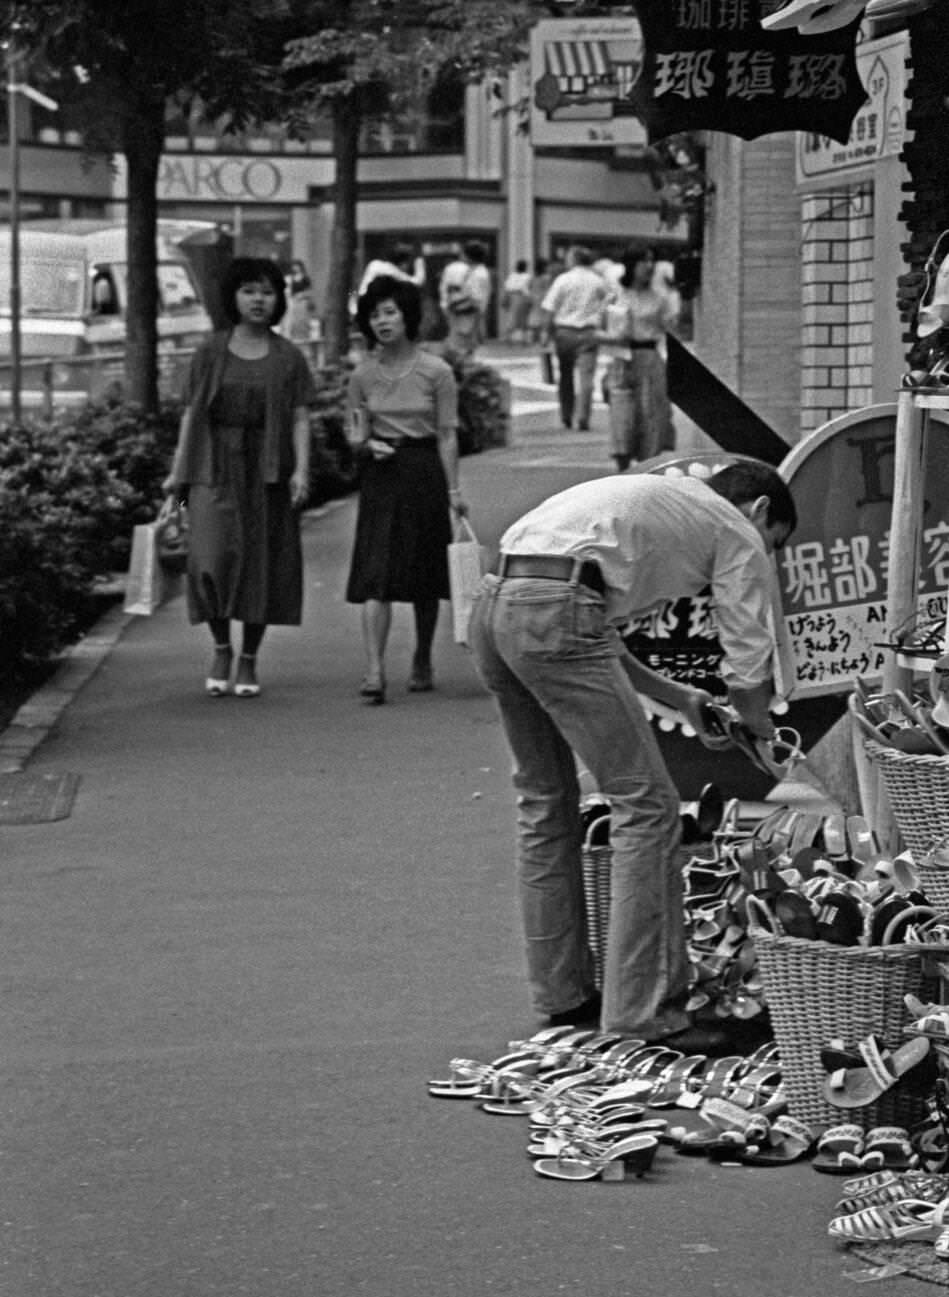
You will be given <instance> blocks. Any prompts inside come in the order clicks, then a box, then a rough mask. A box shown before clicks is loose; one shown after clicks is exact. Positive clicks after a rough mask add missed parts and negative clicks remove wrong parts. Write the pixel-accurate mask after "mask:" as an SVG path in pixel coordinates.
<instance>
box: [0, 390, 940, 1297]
mask: <svg viewBox="0 0 949 1297" xmlns="http://www.w3.org/2000/svg"><path fill="white" fill-rule="evenodd" d="M525 400H530V401H531V402H533V403H534V404H535V405H538V406H540V407H542V406H543V404H544V402H545V400H546V403H547V406H548V409H547V411H546V412H545V411H544V409H543V408H539V409H536V410H534V412H533V413H530V412H528V411H525V410H524V409H523V407H521V408H522V414H521V417H520V418H519V420H518V433H517V437H516V439H515V444H514V445H513V446H512V447H510V448H507V449H501V450H494V451H490V452H488V453H485V454H483V455H480V456H475V457H471V458H470V459H466V460H465V461H464V462H463V480H464V483H465V490H466V493H467V495H468V497H469V499H470V500H471V503H472V512H473V519H474V522H475V526H476V528H477V529H478V530H479V532H480V533H481V535H482V538H483V539H484V540H485V541H486V542H487V543H489V544H491V543H493V541H494V539H495V538H496V536H497V534H498V532H499V530H500V528H501V527H502V526H503V525H504V523H505V522H506V521H508V520H509V519H511V518H513V517H514V516H516V515H517V514H518V513H520V512H522V511H523V509H524V508H525V507H526V506H527V505H528V504H529V503H530V502H531V501H532V500H534V499H539V498H541V497H542V496H544V495H546V494H549V493H550V492H551V491H552V490H555V489H558V488H559V487H560V486H564V485H567V484H569V483H570V482H573V481H577V480H579V478H581V477H584V476H596V475H598V474H599V473H601V472H604V471H606V470H607V469H608V467H609V465H608V462H607V461H606V456H605V437H604V431H605V429H604V426H603V424H604V414H603V411H602V410H599V411H598V414H597V421H596V427H595V429H594V431H593V432H592V433H590V434H586V440H584V439H583V437H584V435H583V434H574V435H573V436H572V438H570V439H565V438H564V437H563V435H562V434H560V433H558V432H557V430H556V428H555V421H553V420H552V419H551V415H550V408H549V393H544V392H537V393H530V392H528V393H526V396H525ZM353 519H354V502H353V501H346V502H343V503H341V504H337V505H334V506H331V507H329V508H328V509H326V510H323V511H321V512H319V513H318V514H315V515H310V516H308V518H307V521H306V526H305V544H306V554H307V611H306V622H305V625H304V627H303V628H302V630H298V631H293V630H280V631H275V632H273V633H272V635H271V636H270V638H269V639H268V641H267V643H266V645H265V649H264V651H263V653H262V657H261V664H260V666H261V676H262V682H263V685H264V690H265V692H264V694H263V696H262V697H261V698H260V699H259V700H256V701H244V702H241V701H238V700H236V699H224V700H217V701H213V700H209V699H206V698H205V697H204V696H203V693H202V681H203V675H204V671H205V668H206V658H207V653H206V647H207V646H206V643H205V638H204V637H203V635H202V634H201V632H200V631H199V630H196V629H192V628H190V627H188V626H187V625H186V623H185V618H184V612H183V608H182V604H181V601H180V599H179V600H173V601H172V602H170V603H168V604H166V605H165V606H164V607H163V608H162V609H161V610H160V612H159V613H158V614H157V615H156V616H155V617H153V618H150V619H136V620H135V621H134V622H133V623H132V624H131V625H130V626H129V628H128V630H127V631H126V633H125V634H124V636H123V637H122V639H121V640H120V642H119V643H118V645H117V646H116V647H115V649H114V650H113V651H112V652H111V654H110V655H109V657H108V659H107V660H106V661H105V662H104V664H103V665H102V666H101V668H100V669H99V671H98V673H97V674H96V675H95V676H94V678H93V679H92V680H91V681H90V682H89V683H88V684H87V685H86V686H85V687H84V688H83V689H82V691H81V692H80V693H79V694H78V696H77V697H76V699H75V700H74V701H73V703H72V704H71V705H70V706H69V707H68V709H67V710H66V712H65V713H64V715H63V716H62V718H61V720H60V722H59V724H58V726H57V727H56V729H55V730H54V732H53V734H52V735H51V737H50V738H48V739H47V740H46V742H45V743H44V744H43V745H42V746H41V747H40V748H39V750H38V751H37V753H36V754H35V755H34V756H33V758H32V761H31V763H30V766H29V769H31V770H35V771H37V772H40V771H72V772H76V773H78V774H79V775H80V776H81V786H80V791H79V796H78V799H77V802H76V805H75V808H74V810H73V813H72V815H71V816H70V817H69V818H68V819H66V820H63V821H60V822H58V823H53V824H46V825H37V826H32V827H19V828H2V829H0V862H2V864H0V924H2V956H0V970H2V996H0V1040H2V1051H0V1113H2V1126H0V1230H2V1245H0V1295H2V1297H238V1294H241V1295H243V1294H248V1295H249V1297H357V1295H361V1294H366V1295H367V1297H485V1295H486V1294H498V1295H504V1297H507V1295H508V1294H510V1295H511V1297H513V1295H514V1294H517V1297H552V1294H560V1293H578V1294H579V1293H582V1294H586V1293H589V1292H596V1293H598V1294H602V1295H603V1297H626V1295H627V1294H628V1295H629V1297H645V1295H646V1294H669V1295H670V1297H672V1295H675V1297H681V1295H682V1294H694V1295H695V1297H711V1294H716V1293H727V1294H729V1297H760V1295H761V1294H774V1295H775V1297H812V1294H814V1293H815V1292H820V1293H821V1294H822V1297H850V1294H852V1292H853V1283H852V1280H850V1279H849V1278H848V1277H847V1272H848V1271H854V1270H859V1269H861V1268H862V1266H863V1264H864V1263H862V1262H860V1261H858V1260H856V1259H855V1258H853V1257H851V1256H848V1254H847V1253H846V1252H845V1251H842V1250H841V1249H840V1248H839V1247H838V1246H837V1245H835V1244H832V1243H831V1242H830V1240H828V1239H827V1237H826V1234H825V1226H826V1220H827V1218H828V1216H829V1213H830V1208H831V1205H832V1203H833V1201H834V1200H835V1198H836V1196H837V1191H838V1184H837V1182H836V1181H834V1180H832V1179H830V1178H828V1177H825V1176H819V1175H816V1174H815V1173H814V1172H813V1170H811V1169H810V1167H809V1166H807V1165H806V1164H805V1165H798V1166H793V1167H789V1168H784V1169H778V1170H771V1169H762V1168H758V1169H751V1168H741V1167H738V1168H728V1167H714V1166H712V1165H710V1164H707V1163H705V1162H704V1161H703V1160H693V1159H686V1158H680V1157H677V1156H675V1155H674V1154H673V1153H672V1152H671V1150H669V1149H665V1148H664V1149H662V1150H660V1156H659V1158H658V1160H657V1163H656V1165H655V1168H654V1170H653V1171H652V1172H651V1173H650V1175H649V1176H648V1177H647V1178H646V1179H644V1180H642V1181H632V1182H629V1183H626V1184H612V1185H611V1184H600V1183H591V1184H560V1183H554V1182H551V1181H544V1180H541V1179H539V1178H538V1177H536V1176H535V1175H534V1174H533V1173H532V1170H531V1165H530V1163H529V1161H528V1159H527V1158H526V1157H525V1153H524V1147H525V1143H526V1132H525V1129H524V1125H523V1122H522V1120H521V1119H511V1118H499V1117H490V1116H487V1115H486V1114H484V1113H482V1112H480V1111H478V1110H476V1109H475V1108H473V1107H472V1106H470V1105H469V1104H467V1103H450V1102H439V1101H436V1100H433V1099H430V1098H429V1097H428V1096H427V1094H426V1090H425V1082H426V1079H427V1078H428V1077H430V1076H433V1075H439V1074H444V1072H445V1071H446V1068H447V1065H448V1062H449V1060H450V1059H451V1058H452V1057H454V1056H467V1057H472V1058H479V1059H488V1058H491V1057H494V1056H495V1055H497V1054H498V1053H500V1052H501V1051H502V1050H503V1049H504V1047H505V1045H506V1042H507V1041H508V1040H510V1039H513V1038H517V1037H519V1036H522V1035H523V1034H525V1033H527V1032H529V1031H530V1030H531V1029H532V1028H533V1025H534V1024H533V1022H532V1020H531V1017H530V1014H529V1012H528V1010H527V1006H526V999H525V993H524V987H523V980H522V970H521V956H520V949H519V941H518V935H517V920H516V915H515V912H514V906H513V890H512V883H511V847H512V805H511V791H510V787H509V769H508V759H507V755H506V752H505V749H504V745H503V742H502V739H501V735H500V733H499V729H498V726H497V723H496V721H495V717H494V713H493V710H492V705H491V703H490V702H489V700H488V699H487V698H486V696H485V695H484V693H483V692H482V690H481V688H480V686H479V684H478V682H477V680H476V678H475V676H474V673H473V670H472V668H471V665H470V663H469V661H468V659H467V656H466V654H465V653H464V651H463V650H461V649H458V648H456V647H455V646H454V645H453V644H451V642H450V637H449V633H448V632H449V627H448V618H447V616H445V617H444V618H443V622H442V625H441V628H440V631H439V641H438V650H437V664H436V672H437V682H438V689H437V691H436V692H435V693H432V694H430V695H409V694H408V693H406V692H404V681H405V679H406V678H407V675H408V669H409V657H410V653H411V636H410V626H409V620H408V616H407V613H408V610H407V609H400V610H399V614H398V616H397V618H396V622H395V627H394V631H393V636H392V645H391V650H390V655H389V677H390V689H391V702H390V703H388V704H387V705H386V706H385V707H382V708H370V707H366V706H364V705H362V704H361V703H360V701H359V699H358V698H357V696H356V689H357V686H358V682H359V679H360V676H361V674H362V663H361V652H360V646H359V635H358V621H357V616H356V612H355V610H354V609H352V608H350V607H348V606H347V605H346V604H345V603H344V601H343V598H342V590H343V584H344V578H345V569H346V562H347V558H348V550H349V545H350V542H351V536H352V527H353ZM884 1291H885V1292H886V1293H887V1294H893V1297H903V1294H910V1293H914V1292H918V1291H919V1287H918V1285H917V1284H916V1283H915V1281H912V1280H908V1279H895V1280H891V1281H889V1282H888V1283H887V1284H886V1285H885V1288H884Z"/></svg>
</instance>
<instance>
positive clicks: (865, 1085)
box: [824, 1036, 929, 1108]
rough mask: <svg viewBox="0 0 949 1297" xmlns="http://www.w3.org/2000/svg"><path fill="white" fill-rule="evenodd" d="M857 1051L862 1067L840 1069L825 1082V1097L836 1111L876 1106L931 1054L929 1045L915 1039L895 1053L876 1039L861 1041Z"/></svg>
mask: <svg viewBox="0 0 949 1297" xmlns="http://www.w3.org/2000/svg"><path fill="white" fill-rule="evenodd" d="M857 1049H858V1051H859V1053H860V1055H861V1057H862V1058H863V1061H864V1066H863V1067H841V1068H838V1069H837V1071H836V1072H831V1073H830V1075H829V1076H828V1077H827V1078H826V1079H825V1081H824V1097H825V1098H826V1100H827V1102H828V1103H831V1104H833V1105H834V1107H835V1108H863V1107H865V1106H866V1105H867V1104H868V1103H873V1102H874V1101H875V1100H876V1099H879V1097H880V1096H881V1095H882V1094H885V1093H886V1091H887V1090H889V1089H890V1087H891V1086H893V1085H895V1084H896V1082H897V1081H898V1080H899V1079H900V1077H901V1076H904V1075H905V1074H906V1073H907V1072H909V1071H910V1070H911V1069H912V1068H914V1067H916V1066H917V1064H918V1063H921V1062H922V1061H923V1059H924V1058H925V1057H926V1055H927V1054H928V1053H929V1041H928V1040H927V1039H926V1037H925V1036H916V1037H914V1038H912V1039H911V1040H908V1041H906V1042H905V1044H902V1045H900V1046H899V1048H898V1049H895V1050H893V1051H892V1052H891V1051H890V1050H888V1049H886V1047H885V1046H884V1048H883V1049H881V1048H880V1044H879V1041H878V1039H877V1037H876V1036H867V1037H866V1039H865V1040H861V1041H860V1043H859V1044H858V1046H857Z"/></svg>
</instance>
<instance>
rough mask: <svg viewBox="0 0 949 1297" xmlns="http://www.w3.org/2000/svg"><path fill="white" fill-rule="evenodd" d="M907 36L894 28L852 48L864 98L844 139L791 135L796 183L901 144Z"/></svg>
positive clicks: (862, 162) (851, 166)
mask: <svg viewBox="0 0 949 1297" xmlns="http://www.w3.org/2000/svg"><path fill="white" fill-rule="evenodd" d="M908 55H909V38H908V36H907V34H906V33H905V32H895V33H894V34H893V35H892V36H884V37H882V38H881V39H880V40H875V41H867V42H866V43H865V44H863V45H859V46H858V47H857V70H858V72H859V74H860V79H861V81H862V82H863V85H864V87H865V88H866V91H867V102H866V103H865V104H864V105H863V107H862V108H860V109H859V110H858V111H857V115H856V117H855V118H854V120H853V125H852V126H851V128H850V134H849V136H848V138H847V140H846V141H845V142H844V143H840V142H839V141H837V140H833V139H831V138H830V137H829V136H827V135H823V134H821V133H819V132H816V131H811V132H808V133H807V134H800V135H798V137H797V183H798V184H799V185H806V184H810V183H812V182H813V181H814V180H819V179H820V178H821V177H826V178H828V179H829V180H831V181H836V180H837V179H838V178H839V177H840V176H841V175H842V174H845V173H847V172H850V171H854V170H856V169H858V168H860V167H865V166H867V164H869V163H873V162H877V161H879V160H880V158H887V157H895V156H896V155H897V154H898V153H899V152H900V151H901V149H902V147H903V138H904V135H905V129H904V128H905V125H906V60H907V58H908Z"/></svg>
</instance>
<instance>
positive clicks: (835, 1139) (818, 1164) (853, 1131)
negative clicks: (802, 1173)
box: [811, 1122, 873, 1190]
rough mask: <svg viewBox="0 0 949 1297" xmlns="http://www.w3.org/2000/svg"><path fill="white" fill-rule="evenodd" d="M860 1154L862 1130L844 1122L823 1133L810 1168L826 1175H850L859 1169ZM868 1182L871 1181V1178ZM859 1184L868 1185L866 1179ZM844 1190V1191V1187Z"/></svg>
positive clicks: (853, 1124)
mask: <svg viewBox="0 0 949 1297" xmlns="http://www.w3.org/2000/svg"><path fill="white" fill-rule="evenodd" d="M862 1154H863V1128H862V1127H861V1126H858V1125H856V1123H854V1122H846V1123H844V1124H843V1125H840V1126H831V1127H829V1128H828V1129H827V1130H825V1131H824V1133H823V1135H821V1137H820V1139H819V1140H818V1141H817V1155H816V1156H815V1158H814V1161H813V1162H812V1163H811V1166H813V1168H814V1170H815V1171H823V1172H824V1173H825V1174H827V1175H850V1174H851V1173H852V1172H853V1171H854V1170H856V1169H858V1168H859V1166H860V1158H861V1156H862ZM869 1180H870V1181H872V1180H873V1177H872V1176H871V1177H869ZM859 1183H860V1184H864V1183H868V1177H862V1178H861V1180H860V1181H859ZM844 1188H845V1190H846V1185H845V1186H844Z"/></svg>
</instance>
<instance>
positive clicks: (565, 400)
mask: <svg viewBox="0 0 949 1297" xmlns="http://www.w3.org/2000/svg"><path fill="white" fill-rule="evenodd" d="M609 295H610V292H609V288H608V287H607V285H606V283H605V282H604V280H603V278H602V277H601V276H600V275H598V274H597V273H596V271H595V270H594V269H593V253H592V252H591V251H590V249H589V248H585V247H582V246H581V245H574V246H573V247H572V248H571V249H570V251H569V253H568V254H567V269H566V270H565V271H564V272H563V274H562V275H558V276H557V278H556V279H555V280H554V281H553V283H552V284H551V285H550V288H549V289H548V290H547V293H546V294H545V296H544V300H543V302H542V303H541V342H542V343H550V342H552V343H553V347H554V350H555V352H556V353H557V370H558V376H557V392H558V397H559V401H560V420H561V423H562V424H563V426H564V427H565V428H572V427H573V418H574V414H576V416H577V427H578V428H579V429H580V430H581V431H582V432H583V431H586V430H587V429H588V428H589V426H590V415H591V412H592V408H593V381H594V375H595V373H596V354H597V330H598V328H599V325H600V320H601V316H602V313H603V309H604V307H605V306H606V303H607V301H608V300H609ZM575 376H576V383H575Z"/></svg>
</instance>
